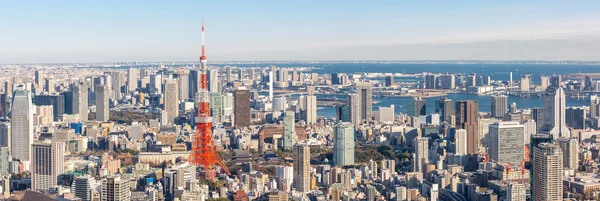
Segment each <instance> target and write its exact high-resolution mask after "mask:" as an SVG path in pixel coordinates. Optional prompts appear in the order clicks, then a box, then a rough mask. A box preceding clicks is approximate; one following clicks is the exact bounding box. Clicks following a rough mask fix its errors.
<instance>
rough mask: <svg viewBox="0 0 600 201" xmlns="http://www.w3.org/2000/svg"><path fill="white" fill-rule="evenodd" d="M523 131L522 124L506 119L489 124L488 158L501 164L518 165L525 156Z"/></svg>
mask: <svg viewBox="0 0 600 201" xmlns="http://www.w3.org/2000/svg"><path fill="white" fill-rule="evenodd" d="M524 132H525V128H524V126H523V125H521V124H520V123H519V122H511V121H506V122H497V123H493V124H490V128H489V134H488V136H489V138H490V139H489V141H488V142H489V147H488V154H489V156H490V159H492V160H493V161H495V162H497V163H501V164H508V163H510V164H512V165H513V166H518V165H520V164H521V162H523V161H524V157H525V153H524V150H525V145H524V144H523V141H524V139H523V138H524V136H523V133H524Z"/></svg>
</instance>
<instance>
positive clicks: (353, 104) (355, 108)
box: [348, 94, 363, 126]
mask: <svg viewBox="0 0 600 201" xmlns="http://www.w3.org/2000/svg"><path fill="white" fill-rule="evenodd" d="M348 106H349V107H350V122H352V124H354V126H358V125H360V124H361V123H362V122H363V121H362V119H361V114H360V113H361V109H360V108H361V107H360V96H359V95H358V94H350V95H348Z"/></svg>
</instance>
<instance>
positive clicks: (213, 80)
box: [207, 69, 221, 94]
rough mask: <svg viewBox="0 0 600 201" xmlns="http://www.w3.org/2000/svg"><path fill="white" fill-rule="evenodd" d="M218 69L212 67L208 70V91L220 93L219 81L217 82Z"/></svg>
mask: <svg viewBox="0 0 600 201" xmlns="http://www.w3.org/2000/svg"><path fill="white" fill-rule="evenodd" d="M218 73H219V70H217V69H212V70H210V71H208V75H207V76H208V78H207V79H208V91H210V92H211V93H219V94H221V87H220V85H221V83H220V82H219V74H218Z"/></svg>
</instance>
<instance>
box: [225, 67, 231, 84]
mask: <svg viewBox="0 0 600 201" xmlns="http://www.w3.org/2000/svg"><path fill="white" fill-rule="evenodd" d="M225 69H226V71H227V77H226V78H225V80H226V81H227V82H231V81H232V78H231V76H232V75H231V66H227V67H225Z"/></svg>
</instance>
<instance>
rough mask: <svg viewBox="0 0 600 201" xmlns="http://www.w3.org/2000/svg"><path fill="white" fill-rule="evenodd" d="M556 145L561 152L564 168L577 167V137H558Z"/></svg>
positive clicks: (572, 168)
mask: <svg viewBox="0 0 600 201" xmlns="http://www.w3.org/2000/svg"><path fill="white" fill-rule="evenodd" d="M558 145H559V146H560V149H561V150H562V153H563V167H564V169H570V170H577V169H578V168H579V142H578V141H577V138H558Z"/></svg>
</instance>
